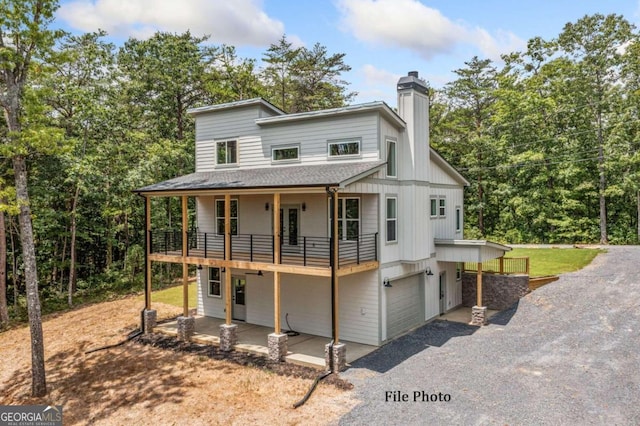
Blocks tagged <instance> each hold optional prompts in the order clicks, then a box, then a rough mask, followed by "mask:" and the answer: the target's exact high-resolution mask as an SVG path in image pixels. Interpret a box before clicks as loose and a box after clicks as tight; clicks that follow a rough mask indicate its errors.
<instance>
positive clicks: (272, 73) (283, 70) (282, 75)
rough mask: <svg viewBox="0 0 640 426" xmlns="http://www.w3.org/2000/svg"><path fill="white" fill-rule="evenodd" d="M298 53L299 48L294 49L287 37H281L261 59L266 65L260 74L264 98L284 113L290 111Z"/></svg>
mask: <svg viewBox="0 0 640 426" xmlns="http://www.w3.org/2000/svg"><path fill="white" fill-rule="evenodd" d="M300 51H301V49H300V48H294V47H293V44H292V43H291V42H290V41H288V40H287V36H286V35H283V36H282V38H280V40H278V43H273V44H271V46H269V49H267V51H266V52H265V53H264V55H263V57H262V61H263V62H265V63H267V64H268V65H267V66H266V67H265V68H264V70H263V73H262V75H263V79H264V81H265V86H266V90H267V93H266V96H267V98H268V99H269V101H271V103H273V104H274V105H275V106H277V107H278V108H280V109H281V110H283V111H286V112H289V111H291V105H292V104H293V97H294V89H293V75H294V66H295V62H296V60H297V58H298V56H299V55H300Z"/></svg>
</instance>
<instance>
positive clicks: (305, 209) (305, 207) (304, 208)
mask: <svg viewBox="0 0 640 426" xmlns="http://www.w3.org/2000/svg"><path fill="white" fill-rule="evenodd" d="M302 211H303V212H306V211H307V203H304V202H303V203H302Z"/></svg>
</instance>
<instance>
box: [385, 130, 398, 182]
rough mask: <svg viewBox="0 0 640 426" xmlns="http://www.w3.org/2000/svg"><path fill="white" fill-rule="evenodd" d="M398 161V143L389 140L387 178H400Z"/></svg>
mask: <svg viewBox="0 0 640 426" xmlns="http://www.w3.org/2000/svg"><path fill="white" fill-rule="evenodd" d="M397 170H398V164H397V160H396V141H394V140H391V139H387V177H393V178H395V177H398V171H397Z"/></svg>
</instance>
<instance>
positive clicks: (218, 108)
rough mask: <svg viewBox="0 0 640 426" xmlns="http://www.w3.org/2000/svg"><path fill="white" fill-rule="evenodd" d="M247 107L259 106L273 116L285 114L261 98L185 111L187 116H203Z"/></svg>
mask: <svg viewBox="0 0 640 426" xmlns="http://www.w3.org/2000/svg"><path fill="white" fill-rule="evenodd" d="M248 106H261V107H263V108H265V109H267V110H269V111H271V112H273V113H274V114H277V115H283V114H285V112H284V111H282V110H281V109H280V108H278V107H276V106H275V105H273V104H272V103H270V102H268V101H265V100H264V99H262V98H252V99H243V100H241V101H235V102H227V103H224V104H217V105H207V106H203V107H198V108H189V109H188V110H187V114H190V115H198V114H204V113H207V112H211V111H224V110H228V109H234V108H244V107H248Z"/></svg>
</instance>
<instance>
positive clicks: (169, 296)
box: [151, 282, 197, 308]
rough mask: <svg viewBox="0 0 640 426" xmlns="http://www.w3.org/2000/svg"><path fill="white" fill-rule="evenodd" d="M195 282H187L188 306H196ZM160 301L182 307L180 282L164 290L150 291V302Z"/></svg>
mask: <svg viewBox="0 0 640 426" xmlns="http://www.w3.org/2000/svg"><path fill="white" fill-rule="evenodd" d="M196 296H197V294H196V283H195V282H190V283H189V308H195V307H196V303H197V301H196ZM153 302H160V303H166V304H167V305H173V306H178V307H182V284H180V285H177V286H175V287H169V288H165V289H164V290H158V291H152V292H151V303H153Z"/></svg>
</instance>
